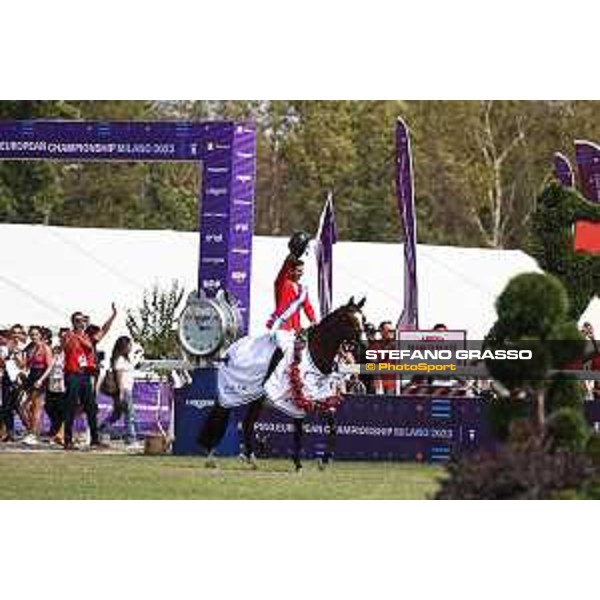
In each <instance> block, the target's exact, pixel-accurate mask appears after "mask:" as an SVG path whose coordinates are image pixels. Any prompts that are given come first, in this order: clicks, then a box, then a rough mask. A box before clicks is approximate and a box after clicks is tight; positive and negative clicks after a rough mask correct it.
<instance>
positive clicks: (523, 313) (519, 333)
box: [496, 273, 569, 340]
mask: <svg viewBox="0 0 600 600" xmlns="http://www.w3.org/2000/svg"><path fill="white" fill-rule="evenodd" d="M568 308H569V300H568V296H567V292H566V290H565V288H564V286H563V285H562V284H561V282H560V281H559V280H558V279H557V278H556V277H553V276H551V275H543V274H540V273H523V274H522V275H517V276H516V277H513V278H512V279H511V280H510V281H509V282H508V285H507V286H506V288H505V289H504V291H503V292H502V293H501V294H500V296H498V299H497V301H496V312H497V313H498V321H499V322H501V323H502V324H503V327H504V329H505V330H506V331H507V332H509V334H510V338H511V339H513V340H516V339H518V338H521V337H529V338H533V339H536V338H542V339H543V338H545V337H546V336H547V335H548V333H549V332H550V331H551V329H552V328H553V327H555V326H556V324H558V323H562V322H563V321H564V320H565V319H566V317H567V311H568Z"/></svg>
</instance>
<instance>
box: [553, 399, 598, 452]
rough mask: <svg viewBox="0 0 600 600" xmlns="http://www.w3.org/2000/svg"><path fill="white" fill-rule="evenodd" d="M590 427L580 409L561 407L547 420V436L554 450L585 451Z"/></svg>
mask: <svg viewBox="0 0 600 600" xmlns="http://www.w3.org/2000/svg"><path fill="white" fill-rule="evenodd" d="M589 437H590V429H589V426H588V424H587V423H586V420H585V418H584V416H583V414H582V412H581V411H580V410H577V409H574V408H560V409H558V410H557V411H556V412H554V413H552V415H551V416H550V417H549V418H548V420H547V421H546V430H545V438H546V440H547V441H548V443H549V444H550V448H551V449H552V450H558V449H562V450H571V451H573V452H583V450H584V449H585V447H586V444H587V441H588V438H589Z"/></svg>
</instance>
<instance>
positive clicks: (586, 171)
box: [575, 140, 600, 203]
mask: <svg viewBox="0 0 600 600" xmlns="http://www.w3.org/2000/svg"><path fill="white" fill-rule="evenodd" d="M575 157H576V159H577V168H578V169H579V179H580V180H581V188H582V191H583V195H584V196H585V197H586V198H587V199H588V200H591V201H592V202H596V203H598V202H600V147H599V146H598V145H597V144H594V143H593V142H588V141H587V140H575Z"/></svg>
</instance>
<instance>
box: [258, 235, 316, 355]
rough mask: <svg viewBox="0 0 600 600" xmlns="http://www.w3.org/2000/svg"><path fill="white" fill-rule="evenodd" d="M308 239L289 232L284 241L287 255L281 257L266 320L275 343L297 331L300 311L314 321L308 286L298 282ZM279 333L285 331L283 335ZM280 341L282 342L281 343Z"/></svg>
mask: <svg viewBox="0 0 600 600" xmlns="http://www.w3.org/2000/svg"><path fill="white" fill-rule="evenodd" d="M309 242H310V236H309V235H308V234H307V233H305V232H303V231H298V232H296V233H294V235H292V237H291V238H290V241H289V243H288V248H289V250H290V254H289V255H288V256H287V258H286V259H285V261H284V263H283V265H282V267H281V269H280V270H279V274H278V275H277V279H276V280H275V311H274V312H273V314H272V315H271V316H270V317H269V320H268V321H267V327H268V328H269V329H270V330H271V334H272V337H273V338H274V339H275V341H276V342H277V343H278V345H279V346H281V345H284V344H285V341H287V340H284V339H282V338H288V337H291V338H293V336H294V335H295V334H297V333H299V332H300V330H301V325H300V311H301V310H304V313H305V314H306V316H307V317H308V319H309V320H310V322H311V323H312V324H314V323H315V322H316V318H315V311H314V309H313V307H312V304H311V303H310V299H309V297H308V288H307V287H306V286H305V285H302V284H301V283H300V280H301V279H302V275H303V274H304V262H303V261H302V260H301V256H302V255H303V254H304V252H305V251H306V249H307V247H308V243H309ZM279 332H289V334H293V335H289V334H283V335H281V333H279ZM282 342H283V344H282Z"/></svg>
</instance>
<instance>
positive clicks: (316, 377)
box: [218, 335, 344, 418]
mask: <svg viewBox="0 0 600 600" xmlns="http://www.w3.org/2000/svg"><path fill="white" fill-rule="evenodd" d="M293 339H294V338H293V336H292V337H289V336H285V337H282V338H278V342H279V346H280V347H281V348H282V350H283V352H284V355H283V358H282V359H281V361H280V362H279V364H278V365H277V367H276V369H275V371H274V372H273V374H272V375H271V376H270V377H269V380H268V381H267V382H266V383H265V384H264V385H263V383H262V382H263V379H264V377H265V375H266V373H267V369H268V368H269V362H270V361H271V357H272V356H273V352H274V351H275V349H276V347H277V346H276V344H275V342H273V341H272V340H271V338H270V337H269V335H264V336H261V337H257V338H251V337H245V338H242V339H240V340H238V341H237V342H236V343H235V344H233V345H232V346H231V348H230V349H229V350H228V352H227V361H226V363H224V364H223V365H221V367H220V369H219V378H218V387H219V403H220V404H221V405H222V406H224V407H226V408H234V407H236V406H242V405H244V404H249V403H250V402H253V401H254V400H256V399H258V398H260V397H261V396H262V395H266V398H267V402H268V403H269V404H271V405H272V406H273V407H274V408H276V409H278V410H280V411H282V412H284V413H286V414H288V415H289V416H290V417H294V418H299V417H304V416H305V414H306V413H305V412H304V411H303V410H301V409H299V408H298V407H297V406H296V405H295V404H294V402H293V400H292V393H291V386H290V378H289V370H290V365H291V363H292V361H293V359H294V345H293ZM299 368H300V377H301V379H302V383H303V391H304V395H305V396H306V397H307V398H309V399H310V400H313V401H315V402H319V401H324V400H325V399H326V398H328V397H329V396H332V395H333V394H334V393H335V391H336V387H337V385H338V384H339V383H340V381H341V379H343V377H344V376H343V375H341V374H340V373H331V374H327V375H324V374H323V373H321V372H320V371H319V370H318V369H317V368H316V367H315V365H314V364H313V362H312V360H311V358H310V354H309V353H308V349H307V348H305V349H304V351H303V353H302V358H301V360H300V365H299Z"/></svg>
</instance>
